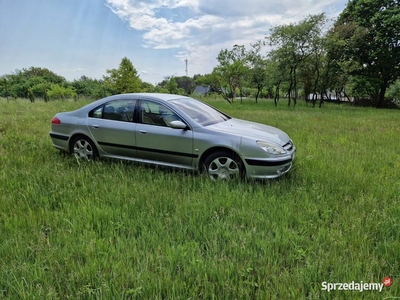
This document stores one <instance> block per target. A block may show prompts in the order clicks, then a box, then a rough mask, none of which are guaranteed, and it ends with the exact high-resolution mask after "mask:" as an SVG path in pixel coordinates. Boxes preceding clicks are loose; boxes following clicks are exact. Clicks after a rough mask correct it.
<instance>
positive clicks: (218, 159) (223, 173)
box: [204, 151, 244, 181]
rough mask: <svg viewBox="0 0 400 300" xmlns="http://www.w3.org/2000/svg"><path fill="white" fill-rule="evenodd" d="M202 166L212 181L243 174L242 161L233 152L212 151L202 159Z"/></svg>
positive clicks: (229, 178) (239, 176)
mask: <svg viewBox="0 0 400 300" xmlns="http://www.w3.org/2000/svg"><path fill="white" fill-rule="evenodd" d="M204 166H205V169H206V172H207V174H208V176H209V177H210V178H211V180H212V181H220V180H232V179H236V178H241V177H243V176H244V167H243V164H242V161H241V160H240V158H239V157H238V156H237V155H236V154H234V153H229V152H224V151H221V152H215V153H212V154H211V155H209V156H208V157H207V158H206V160H205V161H204Z"/></svg>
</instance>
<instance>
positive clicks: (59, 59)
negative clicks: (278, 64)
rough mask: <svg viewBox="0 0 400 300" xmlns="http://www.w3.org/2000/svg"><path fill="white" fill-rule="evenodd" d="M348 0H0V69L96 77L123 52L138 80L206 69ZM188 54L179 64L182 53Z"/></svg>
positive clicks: (338, 8) (0, 72) (3, 71)
mask: <svg viewBox="0 0 400 300" xmlns="http://www.w3.org/2000/svg"><path fill="white" fill-rule="evenodd" d="M346 4H347V0H219V1H218V0H0V76H1V75H4V74H10V73H13V72H15V71H16V70H21V69H23V68H29V67H31V66H33V67H41V68H47V69H49V70H51V71H53V72H55V73H56V74H58V75H61V76H63V77H65V78H66V79H67V80H69V81H73V80H74V79H79V78H80V77H81V76H83V75H85V76H88V77H90V78H93V79H101V78H102V77H103V75H106V70H107V69H113V68H118V66H119V64H120V62H121V59H122V58H123V57H127V58H128V59H130V61H131V62H132V63H133V66H134V67H135V69H136V70H137V71H138V74H139V76H140V78H141V79H142V80H143V81H146V82H149V83H152V84H156V83H158V82H161V81H162V80H163V79H164V78H165V77H169V76H184V75H186V71H187V73H188V76H193V75H194V74H206V73H211V72H212V69H213V68H214V67H215V66H216V65H217V60H216V58H217V55H218V53H219V52H220V51H221V50H222V49H232V47H233V45H235V44H237V45H245V47H246V48H247V49H249V48H250V43H255V42H256V41H257V40H260V39H264V38H265V36H266V35H268V34H269V33H270V29H271V28H272V27H274V26H277V25H283V24H289V23H296V22H299V21H301V20H303V19H304V18H305V17H306V16H308V15H310V14H318V13H322V12H324V13H325V14H326V16H327V17H328V18H335V17H337V16H338V15H339V14H340V12H341V11H342V10H343V9H344V8H345V6H346ZM186 59H187V60H188V68H187V70H186V65H185V60H186Z"/></svg>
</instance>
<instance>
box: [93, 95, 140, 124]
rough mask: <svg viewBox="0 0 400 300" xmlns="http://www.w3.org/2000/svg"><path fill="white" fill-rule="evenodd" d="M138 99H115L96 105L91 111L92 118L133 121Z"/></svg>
mask: <svg viewBox="0 0 400 300" xmlns="http://www.w3.org/2000/svg"><path fill="white" fill-rule="evenodd" d="M135 106H136V100H115V101H110V102H107V103H106V104H103V105H102V106H99V107H96V108H95V109H93V110H92V111H90V113H89V117H90V118H99V119H106V120H114V121H122V122H132V121H133V117H134V113H135Z"/></svg>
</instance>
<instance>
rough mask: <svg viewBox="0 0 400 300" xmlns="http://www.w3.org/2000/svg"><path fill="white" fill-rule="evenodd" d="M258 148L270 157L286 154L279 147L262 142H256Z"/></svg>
mask: <svg viewBox="0 0 400 300" xmlns="http://www.w3.org/2000/svg"><path fill="white" fill-rule="evenodd" d="M257 144H258V146H260V147H261V149H263V150H264V151H265V152H267V153H269V154H272V155H281V154H286V150H285V149H283V148H282V147H281V146H279V145H276V144H273V143H270V142H263V141H257Z"/></svg>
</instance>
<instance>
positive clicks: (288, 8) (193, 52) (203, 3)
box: [106, 0, 346, 74]
mask: <svg viewBox="0 0 400 300" xmlns="http://www.w3.org/2000/svg"><path fill="white" fill-rule="evenodd" d="M345 1H346V0H325V1H318V0H297V1H295V2H294V1H293V0H270V1H265V0H219V1H215V0H148V1H146V0H141V1H138V0H106V3H107V4H106V5H107V6H108V7H109V8H110V9H111V10H112V11H113V12H114V13H115V14H116V15H118V16H119V17H120V18H121V19H122V20H124V21H126V22H128V24H129V26H130V28H132V29H134V30H137V31H139V32H140V33H141V36H142V39H143V45H142V46H143V47H146V48H153V49H176V55H175V57H176V58H178V59H180V60H183V59H185V58H188V59H189V62H190V67H191V69H192V70H193V72H197V73H203V72H210V71H211V69H212V67H213V66H215V65H216V56H217V54H218V52H219V51H220V50H221V49H223V48H231V47H232V46H233V45H234V44H239V45H246V46H247V45H249V43H254V42H256V41H257V40H258V39H262V38H264V37H265V35H267V34H268V33H269V30H270V28H271V27H273V26H276V25H282V24H284V23H293V22H298V21H300V20H302V19H304V17H306V16H307V15H310V14H317V13H321V12H326V13H327V15H328V16H335V14H337V13H338V12H339V11H340V10H342V9H343V8H344V6H345ZM183 9H184V10H183ZM182 11H184V12H185V11H186V12H188V14H187V16H186V17H185V15H184V14H183V15H182ZM165 12H169V14H165ZM189 12H190V13H189ZM171 15H172V17H171ZM173 16H177V17H179V20H176V19H177V18H175V20H174V17H173ZM193 72H192V73H191V74H193Z"/></svg>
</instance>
